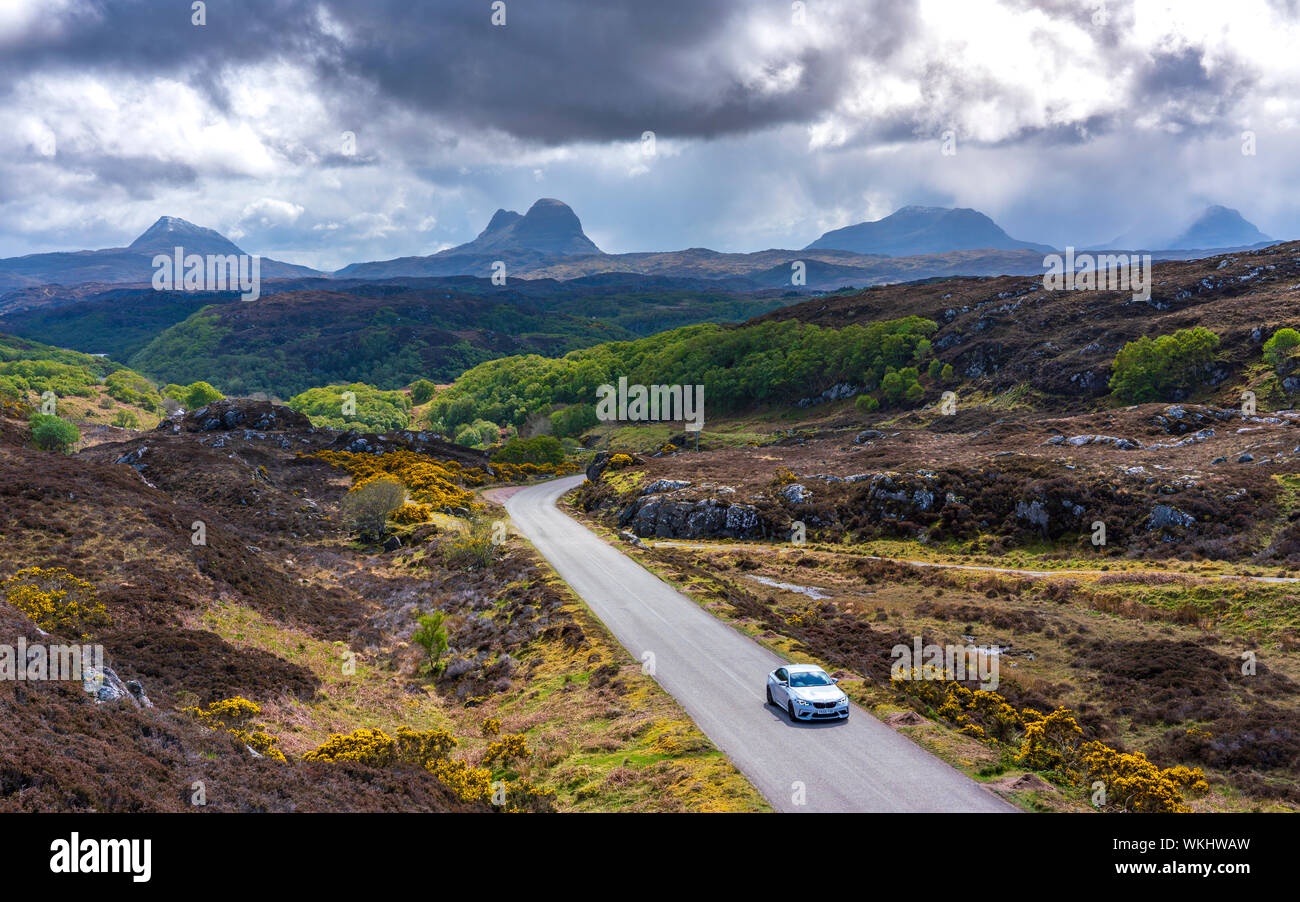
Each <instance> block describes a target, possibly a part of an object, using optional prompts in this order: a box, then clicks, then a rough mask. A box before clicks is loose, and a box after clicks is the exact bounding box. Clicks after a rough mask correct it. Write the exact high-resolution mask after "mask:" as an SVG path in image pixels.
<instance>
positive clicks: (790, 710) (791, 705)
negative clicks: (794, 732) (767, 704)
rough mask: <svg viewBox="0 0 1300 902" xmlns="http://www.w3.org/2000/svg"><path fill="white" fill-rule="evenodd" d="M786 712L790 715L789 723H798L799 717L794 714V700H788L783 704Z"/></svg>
mask: <svg viewBox="0 0 1300 902" xmlns="http://www.w3.org/2000/svg"><path fill="white" fill-rule="evenodd" d="M785 710H786V713H788V714H789V715H790V723H798V722H799V718H798V717H795V714H794V702H788V703H786V706H785Z"/></svg>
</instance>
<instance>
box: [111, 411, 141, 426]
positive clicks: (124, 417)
mask: <svg viewBox="0 0 1300 902" xmlns="http://www.w3.org/2000/svg"><path fill="white" fill-rule="evenodd" d="M113 425H114V426H117V427H119V428H121V429H139V428H140V418H139V417H138V416H136V415H135V414H133V413H132V412H131V411H129V410H119V411H118V412H117V413H115V414H113Z"/></svg>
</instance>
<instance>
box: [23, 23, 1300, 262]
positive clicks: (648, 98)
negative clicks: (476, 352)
mask: <svg viewBox="0 0 1300 902" xmlns="http://www.w3.org/2000/svg"><path fill="white" fill-rule="evenodd" d="M199 5H201V4H194V3H191V2H190V0H93V2H92V0H0V121H3V122H4V123H5V125H6V128H5V129H3V130H0V256H13V255H18V254H24V253H33V252H38V251H47V250H75V249H80V248H93V247H108V246H115V245H122V244H125V243H128V242H129V241H130V240H131V239H132V238H133V237H134V236H135V235H136V234H138V233H139V232H141V231H143V230H144V229H145V228H146V227H147V226H148V225H149V224H151V223H152V222H153V221H154V220H155V219H157V218H158V217H159V216H161V215H172V216H180V217H183V218H185V219H189V220H191V221H193V222H195V223H198V224H199V225H204V226H208V227H211V228H215V229H217V230H218V231H221V232H223V233H224V234H226V235H228V236H229V237H231V238H233V239H235V240H236V241H237V242H238V243H239V244H241V245H242V246H243V247H244V248H245V250H248V251H250V252H255V253H261V254H264V255H268V256H272V257H275V258H278V259H282V260H287V261H290V262H295V263H302V264H305V265H309V266H316V267H320V268H327V269H333V268H337V267H339V266H342V265H344V264H346V263H348V262H353V261H358V260H373V259H386V258H389V257H396V256H404V255H411V254H428V253H432V252H435V251H437V250H440V249H442V248H444V247H449V246H452V245H455V244H459V243H461V242H464V241H467V240H470V239H472V238H473V237H474V236H475V235H476V234H477V233H478V232H479V231H480V230H481V229H482V228H483V227H484V225H486V223H487V220H488V218H489V217H490V216H491V215H492V212H493V211H494V210H496V209H497V208H498V207H504V208H507V209H515V210H519V211H520V212H523V211H524V210H526V209H527V208H528V206H529V205H530V204H531V203H532V202H533V201H534V200H535V199H536V198H538V197H557V198H560V199H562V200H564V201H566V202H567V203H569V204H570V205H571V206H572V207H573V208H574V210H575V211H576V212H577V213H578V215H579V216H580V217H581V219H582V222H583V225H584V227H585V229H586V231H587V233H588V235H590V236H591V238H592V239H593V240H594V241H595V242H596V243H597V244H598V245H600V246H601V248H603V249H604V250H606V251H610V252H626V251H640V250H673V249H680V248H685V247H701V246H703V247H711V248H715V249H718V250H728V251H746V250H758V249H762V248H768V247H796V248H797V247H802V246H804V245H805V244H807V243H808V242H810V241H812V240H813V239H815V238H816V237H817V236H818V235H820V234H821V233H822V232H823V231H825V230H827V229H830V228H837V227H840V226H844V225H848V224H850V223H853V222H858V221H862V220H864V219H876V218H879V217H881V216H884V215H886V214H888V213H890V212H891V211H892V210H894V209H896V208H897V207H899V206H903V205H906V204H934V205H943V206H965V207H974V208H976V209H979V210H981V211H983V212H985V213H987V214H989V215H990V216H992V217H993V218H994V219H996V220H997V221H998V223H999V224H1001V225H1002V226H1003V227H1004V228H1006V229H1007V231H1008V232H1010V233H1011V234H1012V235H1013V236H1015V237H1017V238H1022V239H1026V240H1033V241H1040V242H1044V243H1048V244H1054V245H1057V246H1064V245H1067V244H1073V245H1076V246H1085V245H1090V244H1095V243H1098V242H1103V241H1106V240H1108V239H1110V238H1113V237H1115V236H1117V235H1119V234H1121V233H1125V232H1134V231H1136V233H1137V234H1142V235H1162V234H1172V233H1175V232H1178V231H1180V230H1181V229H1182V228H1183V227H1184V226H1185V225H1186V224H1187V223H1188V221H1190V219H1192V218H1194V217H1195V215H1196V214H1197V213H1199V211H1200V210H1201V209H1202V208H1204V207H1205V206H1206V205H1207V204H1211V203H1219V204H1224V205H1226V206H1230V207H1235V208H1237V209H1239V210H1240V211H1241V212H1242V214H1243V215H1244V216H1245V217H1246V218H1247V219H1249V220H1251V221H1252V222H1254V223H1255V224H1256V225H1257V226H1258V227H1259V228H1261V229H1262V230H1263V231H1264V232H1266V233H1268V234H1270V235H1273V236H1275V237H1296V236H1300V205H1298V204H1297V201H1300V177H1298V176H1300V154H1298V153H1297V152H1296V151H1297V147H1298V144H1297V137H1300V134H1298V132H1297V129H1298V128H1300V53H1297V52H1296V50H1295V48H1296V47H1297V46H1300V0H1233V2H1231V3H1224V2H1218V0H1210V2H1197V0H1173V2H1167V0H1153V2H1141V0H1137V2H1114V0H1107V2H1105V3H1104V4H1103V3H1101V2H1094V0H1082V2H1069V0H929V2H927V0H917V2H907V0H804V2H796V3H792V2H790V0H756V2H743V0H653V2H647V0H504V3H495V4H494V3H493V2H492V0H439V2H430V3H422V2H419V0H355V2H354V0H209V2H208V3H207V5H206V9H205V10H204V17H205V19H206V24H202V25H196V24H194V22H193V20H194V18H195V17H196V15H197V14H196V12H195V11H194V9H193V7H195V6H199ZM494 7H497V8H498V9H497V10H496V11H495V12H494ZM501 7H503V8H504V16H505V23H504V24H503V25H499V24H494V22H493V18H494V15H495V16H496V17H497V18H498V19H499V18H500V13H501V10H500V9H499V8H501ZM646 133H650V136H647V134H646ZM945 133H950V134H951V136H952V140H951V141H950V145H949V146H950V147H955V153H945V152H944V136H945ZM349 135H351V136H354V137H355V141H354V143H353V142H352V141H351V140H350V139H349V138H348V136H349ZM1244 150H1245V151H1251V150H1253V153H1252V152H1243V151H1244Z"/></svg>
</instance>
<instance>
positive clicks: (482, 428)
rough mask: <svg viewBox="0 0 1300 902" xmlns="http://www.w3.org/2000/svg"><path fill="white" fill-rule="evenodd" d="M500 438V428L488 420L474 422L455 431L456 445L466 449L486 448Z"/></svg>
mask: <svg viewBox="0 0 1300 902" xmlns="http://www.w3.org/2000/svg"><path fill="white" fill-rule="evenodd" d="M500 437H501V427H500V426H498V425H497V424H496V423H493V422H492V421H490V420H482V419H479V420H474V421H473V422H472V423H465V424H463V425H461V426H459V427H457V429H456V438H455V441H456V444H458V445H464V446H465V447H467V448H487V447H489V446H491V445H495V444H496V443H497V440H498V439H499V438H500Z"/></svg>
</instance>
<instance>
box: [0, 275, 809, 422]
mask: <svg viewBox="0 0 1300 902" xmlns="http://www.w3.org/2000/svg"><path fill="white" fill-rule="evenodd" d="M138 293H139V295H140V297H139V298H138V299H133V298H130V297H127V298H123V297H122V296H120V295H116V296H113V297H105V298H104V299H103V300H102V301H100V300H97V299H89V300H87V301H85V302H83V303H80V304H76V305H71V306H67V307H60V308H56V309H53V310H49V309H47V308H38V309H36V310H31V311H21V312H16V313H14V314H10V315H8V316H5V317H4V318H2V319H0V328H2V329H6V330H11V331H13V332H16V333H19V334H23V335H30V336H38V335H52V336H63V337H64V338H65V339H72V338H75V339H76V340H77V342H76V345H74V346H80V347H85V348H87V349H92V348H93V349H95V350H101V349H107V350H111V351H113V352H114V353H116V354H117V355H118V356H119V357H120V358H121V359H129V360H130V361H132V366H135V367H139V368H141V370H142V371H143V372H146V373H148V374H149V375H151V376H154V377H156V378H157V379H159V380H160V381H162V382H176V381H178V380H182V379H183V381H184V382H186V383H189V382H193V381H195V380H198V379H202V380H205V381H208V382H212V383H213V384H214V385H217V386H218V387H219V388H220V389H221V390H222V391H224V392H227V393H241V392H243V393H246V392H256V391H261V392H267V393H269V394H273V395H278V396H280V397H283V398H287V397H290V396H292V395H295V394H297V393H298V392H301V391H303V390H304V389H307V388H311V387H313V386H318V385H325V384H329V383H351V382H367V383H371V384H374V385H377V386H379V387H381V388H399V387H401V386H404V385H407V384H409V383H410V382H412V381H414V380H415V379H417V378H428V379H433V380H435V381H450V380H451V379H453V378H455V377H456V376H458V375H460V373H461V372H463V371H464V370H466V369H468V368H469V367H472V366H474V365H476V364H478V363H481V362H483V361H485V360H491V359H495V358H497V357H504V356H510V355H515V354H540V355H543V356H558V355H561V354H564V353H567V352H568V351H571V350H574V349H576V348H581V347H587V346H588V345H592V344H597V343H601V342H607V341H627V340H631V339H633V338H635V337H637V336H638V335H648V334H651V333H654V332H659V331H662V330H665V329H673V328H677V327H680V326H685V325H691V324H695V323H700V322H709V321H713V322H728V321H737V320H743V319H746V318H748V317H752V316H756V315H758V314H760V313H765V312H767V311H770V310H773V309H776V308H777V307H780V306H782V305H783V304H785V303H789V302H791V301H798V300H800V299H801V296H800V295H796V294H793V293H792V292H784V291H776V290H772V291H762V292H758V293H757V294H756V295H755V294H754V293H746V294H738V293H735V292H729V291H725V290H723V289H721V288H719V287H717V283H713V284H710V283H708V282H703V281H700V280H676V279H667V278H647V277H644V276H627V275H621V274H606V275H599V276H593V277H591V278H589V279H574V280H571V281H567V282H557V281H554V280H549V279H516V280H511V281H510V282H509V283H508V284H507V285H505V286H495V285H493V284H492V283H491V282H490V280H488V279H483V278H471V277H469V276H456V277H448V278H439V279H415V280H384V281H381V280H375V281H368V280H343V279H330V280H326V279H320V280H314V281H312V282H310V283H308V284H306V285H303V286H302V287H300V288H297V289H295V290H292V291H279V292H273V293H270V294H267V295H264V296H263V297H262V298H260V299H259V300H257V301H256V302H253V303H244V302H243V301H239V300H237V299H235V300H232V299H229V298H225V299H221V300H217V301H215V302H210V303H211V306H206V307H203V308H201V309H197V310H186V308H185V306H184V305H185V304H188V303H190V302H191V301H192V300H195V299H193V298H190V297H188V296H185V295H183V293H181V292H155V291H151V290H148V289H140V290H139V292H138ZM137 305H138V311H137ZM123 311H137V312H134V313H130V314H127V313H124V312H123ZM168 317H174V319H173V320H172V322H171V323H167V322H166V319H167V318H168ZM150 330H152V334H150ZM69 343H70V344H72V343H73V342H71V341H69ZM188 373H196V374H198V375H195V376H193V377H192V378H190V377H187V376H185V375H184V374H188Z"/></svg>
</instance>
